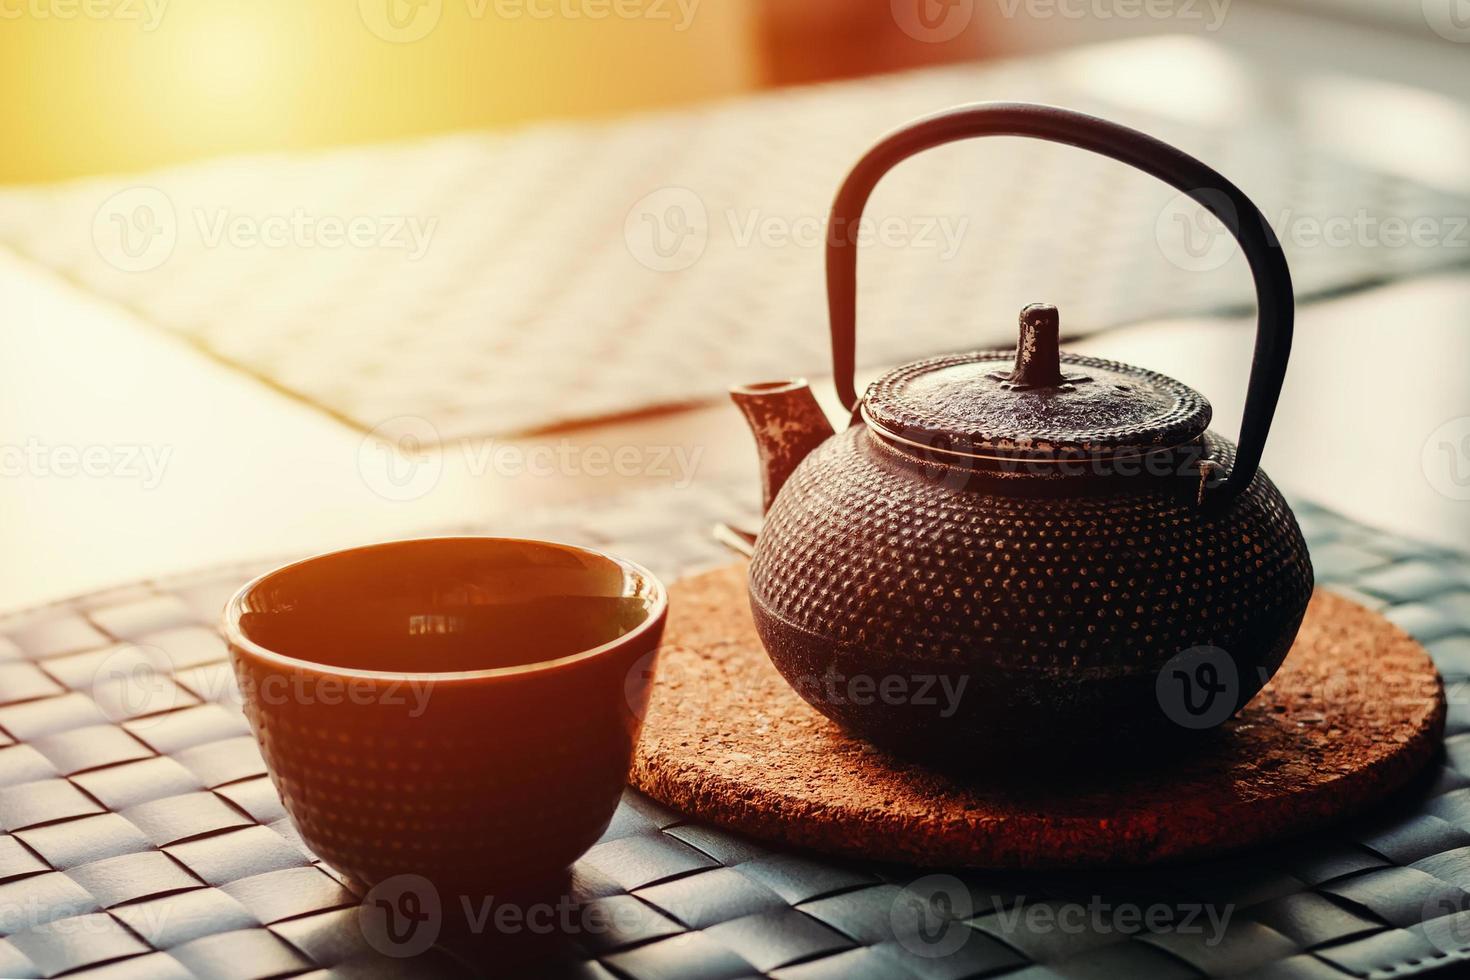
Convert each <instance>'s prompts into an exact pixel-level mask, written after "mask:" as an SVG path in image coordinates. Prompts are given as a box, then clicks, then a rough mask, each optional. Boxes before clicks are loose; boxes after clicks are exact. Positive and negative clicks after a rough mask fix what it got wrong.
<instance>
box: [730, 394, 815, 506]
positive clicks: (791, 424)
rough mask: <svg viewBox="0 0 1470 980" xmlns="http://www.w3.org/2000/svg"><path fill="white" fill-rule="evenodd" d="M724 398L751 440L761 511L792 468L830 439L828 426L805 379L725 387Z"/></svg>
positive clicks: (769, 504) (769, 503)
mask: <svg viewBox="0 0 1470 980" xmlns="http://www.w3.org/2000/svg"><path fill="white" fill-rule="evenodd" d="M730 398H731V400H732V401H734V402H735V405H736V407H737V408H739V409H740V411H741V412H742V413H743V414H744V415H745V421H746V422H747V423H749V425H750V431H751V434H752V435H754V436H755V448H756V451H757V452H758V453H759V454H760V464H761V495H762V500H761V509H762V512H765V511H768V510H770V509H771V501H773V500H775V499H776V493H777V492H778V491H779V490H780V489H781V486H782V485H783V484H784V483H785V482H786V478H787V477H789V476H790V475H791V471H792V470H794V469H796V464H798V463H800V462H801V461H802V460H803V459H806V456H807V453H809V452H811V451H812V450H813V449H815V448H817V447H818V446H820V445H821V444H822V443H823V442H826V441H827V439H828V438H829V437H830V436H831V435H832V433H833V431H834V430H833V428H832V423H831V422H829V421H828V420H827V416H826V413H824V412H823V411H822V407H821V406H820V405H818V404H817V399H816V396H814V395H813V394H812V389H811V386H810V385H808V384H807V383H806V379H805V378H790V379H787V380H785V381H762V382H758V383H756V384H750V385H738V386H736V387H734V388H731V389H730Z"/></svg>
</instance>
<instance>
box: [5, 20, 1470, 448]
mask: <svg viewBox="0 0 1470 980" xmlns="http://www.w3.org/2000/svg"><path fill="white" fill-rule="evenodd" d="M1197 43H1199V44H1200V46H1201V47H1202V48H1204V49H1205V50H1206V51H1209V52H1211V53H1212V54H1213V56H1214V58H1218V59H1220V60H1221V61H1224V62H1228V61H1229V60H1230V59H1231V58H1232V57H1234V56H1233V55H1231V54H1230V53H1229V52H1226V51H1225V50H1224V49H1211V48H1210V47H1209V45H1208V44H1207V42H1204V41H1198V42H1197ZM1067 57H1068V56H1067V55H1060V56H1046V57H1038V58H1034V59H1027V60H1023V61H1016V62H1003V63H987V64H984V65H978V66H977V65H963V66H953V67H945V68H938V69H933V70H925V71H918V72H912V73H907V74H902V75H891V76H883V77H879V78H872V79H863V80H858V81H850V82H843V83H840V84H833V85H824V86H818V87H811V88H798V89H791V90H785V91H779V92H774V93H769V94H762V95H760V96H756V97H752V98H747V99H741V100H738V101H733V102H728V103H722V104H718V105H714V106H709V107H700V108H696V109H692V110H685V111H680V112H675V113H667V114H663V115H659V116H650V117H643V118H636V119H631V120H624V121H617V122H612V123H604V122H597V123H579V124H564V123H557V124H547V125H538V126H533V127H528V128H525V129H523V130H520V131H517V132H514V133H504V134H502V133H473V134H456V135H451V136H442V137H435V138H430V139H420V140H414V141H412V142H407V143H398V144H391V145H384V146H375V147H354V148H349V149H340V150H331V151H319V152H311V153H301V154H294V155H289V156H273V157H260V158H251V159H233V160H221V161H209V162H204V163H199V164H192V165H189V166H184V167H178V168H173V169H169V170H164V171H157V172H152V173H147V174H140V175H127V176H122V177H110V178H98V179H89V180H84V181H77V182H71V183H67V184H63V185H55V186H48V187H44V188H15V189H5V190H0V247H4V248H7V249H10V250H12V251H14V252H15V253H17V254H18V255H21V256H23V257H25V258H27V259H30V260H33V261H35V262H37V263H39V264H41V265H42V266H44V267H46V268H48V269H51V270H54V271H56V272H57V273H60V274H61V275H64V276H66V277H67V278H68V279H70V280H72V281H73V282H75V283H77V284H78V285H80V286H82V287H83V288H85V289H86V290H88V291H89V292H91V293H93V294H95V295H97V296H101V297H103V298H106V299H109V300H112V301H114V302H117V303H119V304H122V305H123V306H125V307H127V308H128V309H130V310H132V311H134V312H135V313H136V314H137V315H138V316H139V317H141V318H142V319H143V320H144V321H146V322H148V323H150V324H153V325H156V326H158V327H160V328H162V329H165V330H168V331H171V332H174V333H175V334H177V335H179V336H182V337H184V338H186V339H187V340H188V341H189V342H191V343H193V344H195V345H197V346H198V347H199V348H200V349H201V350H203V351H206V352H208V353H209V354H211V355H212V356H214V357H216V358H219V359H221V360H223V361H225V362H227V363H230V364H232V365H235V366H237V367H239V368H241V369H243V370H245V371H248V372H250V373H251V374H253V375H255V376H256V377H258V378H260V379H262V380H265V381H267V382H269V383H270V384H272V385H273V386H275V387H276V388H278V389H280V390H282V391H285V392H288V393H290V394H293V395H295V396H297V397H299V398H301V399H302V400H304V401H306V402H309V403H311V404H313V405H315V406H317V407H318V408H320V409H323V410H325V411H328V412H331V413H332V414H334V415H336V416H338V417H340V418H342V419H344V420H347V421H349V422H351V423H352V424H354V425H355V426H357V427H359V428H361V429H365V430H371V429H376V428H378V427H380V426H381V427H382V433H383V434H384V435H385V436H387V437H389V438H391V439H396V438H398V437H402V436H412V437H413V438H415V439H416V440H418V441H419V442H421V443H422V442H426V441H433V440H434V439H436V438H438V439H441V440H452V439H455V438H457V437H461V436H483V435H500V434H506V433H512V432H522V431H528V430H536V429H544V428H547V427H550V426H555V425H559V424H565V423H571V422H576V421H578V420H585V419H595V418H599V417H603V416H606V415H609V414H621V413H627V412H633V411H637V410H640V409H647V408H651V407H655V406H667V405H672V404H679V403H688V402H691V401H697V400H701V399H707V398H711V397H718V396H720V395H722V394H723V393H724V391H725V389H726V387H727V386H728V385H730V384H733V383H745V382H751V381H757V380H762V379H765V378H782V377H792V376H795V375H800V374H813V373H824V372H825V371H826V370H828V369H829V365H830V360H829V358H830V354H829V352H828V346H827V344H828V341H827V328H826V323H827V313H826V298H825V292H824V281H825V279H824V275H823V271H822V258H823V255H822V248H821V247H820V246H821V245H822V243H823V241H824V239H825V236H824V234H823V223H824V222H825V220H826V212H827V208H828V207H829V206H830V204H831V201H832V196H833V194H834V193H835V192H836V190H837V187H838V184H839V183H840V181H841V180H842V177H843V175H844V174H845V173H846V172H847V170H848V169H849V168H850V167H851V166H852V165H853V164H854V163H855V162H856V161H857V159H858V157H859V156H860V155H861V154H862V153H863V152H864V151H865V150H867V149H868V148H869V147H870V146H871V145H872V144H873V143H874V142H875V141H876V140H877V139H879V138H880V137H881V136H882V135H883V134H884V133H885V132H886V131H888V130H889V129H891V128H893V127H895V126H898V125H900V124H902V123H904V122H907V121H909V120H911V119H913V118H915V117H917V116H922V115H928V114H929V113H932V112H935V111H938V110H940V109H944V108H948V107H950V106H953V105H958V104H962V103H968V102H974V101H978V100H982V99H1006V100H1017V99H1029V100H1034V101H1040V102H1048V103H1053V104H1057V105H1065V106H1068V107H1071V108H1075V109H1081V110H1084V111H1089V112H1093V113H1096V114H1098V115H1103V116H1107V117H1109V118H1114V119H1117V120H1118V121H1120V122H1125V123H1128V124H1130V125H1134V126H1137V127H1139V128H1142V129H1144V130H1146V131H1147V132H1149V133H1151V134H1152V135H1155V136H1158V137H1159V138H1161V139H1164V140H1166V141H1168V142H1171V143H1174V144H1176V145H1178V146H1180V147H1181V148H1183V149H1185V150H1186V151H1188V152H1190V153H1192V154H1194V155H1196V156H1198V157H1199V158H1201V159H1203V160H1205V161H1207V162H1208V163H1210V164H1211V165H1212V166H1213V167H1215V168H1216V169H1218V170H1219V171H1220V172H1221V173H1223V174H1225V175H1226V176H1227V177H1229V178H1230V179H1231V180H1233V181H1234V182H1236V183H1237V184H1239V185H1240V186H1241V187H1242V188H1243V189H1244V190H1245V191H1246V192H1247V193H1248V194H1250V195H1251V196H1252V197H1253V199H1254V200H1255V201H1256V203H1257V204H1258V205H1259V206H1260V207H1261V209H1262V211H1263V213H1264V214H1266V215H1267V217H1268V219H1269V220H1270V221H1271V222H1272V223H1273V225H1274V226H1276V230H1277V232H1278V234H1279V235H1280V237H1281V239H1282V244H1283V247H1284V248H1285V250H1286V254H1287V258H1288V259H1289V260H1290V263H1291V273H1292V280H1293V284H1294V286H1295V290H1296V295H1297V298H1298V300H1299V301H1304V300H1306V299H1307V298H1309V297H1312V296H1316V295H1323V294H1328V293H1333V292H1336V291H1340V290H1344V289H1348V288H1352V287H1354V286H1360V285H1363V284H1365V283H1372V282H1382V281H1387V280H1391V279H1394V278H1397V277H1401V276H1405V275H1411V274H1421V273H1423V272H1425V271H1427V270H1430V269H1434V268H1443V267H1446V266H1450V265H1454V264H1464V263H1466V262H1470V249H1466V248H1455V247H1449V246H1450V245H1453V242H1450V241H1446V242H1444V245H1445V246H1446V247H1418V246H1416V245H1415V244H1413V243H1412V242H1405V241H1403V240H1402V237H1403V236H1402V232H1401V233H1400V238H1399V239H1391V238H1390V236H1389V232H1388V230H1387V229H1388V227H1389V224H1390V222H1393V223H1402V226H1403V227H1412V228H1415V229H1417V228H1418V227H1419V224H1420V222H1423V221H1429V222H1430V223H1431V227H1436V228H1443V227H1445V219H1444V216H1446V215H1462V214H1466V213H1470V210H1467V209H1470V203H1467V202H1466V201H1464V200H1461V199H1457V198H1454V197H1447V196H1444V195H1441V194H1438V193H1436V192H1434V191H1433V190H1431V189H1430V188H1428V187H1425V186H1423V185H1421V184H1417V183H1414V182H1411V181H1406V180H1403V179H1399V178H1395V177H1392V176H1389V175H1386V174H1383V173H1376V172H1373V171H1370V170H1366V169H1363V168H1362V167H1359V166H1354V165H1352V164H1349V163H1347V162H1345V161H1344V160H1342V159H1338V158H1334V157H1332V156H1330V155H1327V154H1324V153H1322V152H1320V151H1318V150H1316V149H1314V148H1313V147H1312V146H1310V145H1307V144H1306V143H1304V142H1303V141H1302V140H1301V139H1298V138H1296V137H1294V136H1293V134H1292V132H1291V130H1290V129H1289V128H1288V127H1285V126H1279V125H1276V126H1273V125H1270V124H1265V125H1262V126H1260V127H1255V128H1253V127H1250V126H1228V127H1227V126H1210V125H1204V124H1200V123H1197V122H1193V121H1184V120H1181V119H1178V118H1164V117H1160V116H1154V115H1151V114H1148V113H1142V112H1139V111H1137V110H1136V109H1128V108H1123V107H1120V106H1118V105H1115V104H1110V103H1108V102H1106V101H1104V100H1100V99H1099V98H1098V97H1097V94H1096V91H1095V87H1092V88H1089V87H1088V86H1082V85H1078V84H1076V83H1075V82H1073V81H1069V79H1072V78H1075V77H1076V76H1075V73H1074V72H1073V71H1071V70H1069V68H1068V64H1069V63H1068V61H1067ZM1094 57H1096V55H1095V54H1094ZM1114 57H1115V58H1116V61H1115V62H1114V67H1115V69H1116V70H1117V71H1119V72H1122V73H1125V74H1126V73H1128V72H1130V71H1132V70H1133V69H1134V62H1133V61H1132V60H1131V57H1130V55H1128V54H1124V53H1121V52H1120V53H1118V54H1117V55H1115V56H1114ZM1214 58H1212V59H1211V62H1212V63H1213V60H1214ZM1292 98H1293V90H1292V89H1291V88H1290V87H1289V86H1286V87H1283V88H1282V90H1281V92H1280V93H1279V94H1278V98H1277V101H1279V102H1280V103H1281V104H1283V105H1286V104H1291V102H1292ZM868 213H869V216H870V218H871V220H872V222H873V223H874V224H873V225H872V227H871V229H870V231H871V233H870V234H867V235H866V236H865V237H864V239H863V249H864V251H863V258H862V274H861V276H860V277H859V302H860V310H861V317H860V320H861V323H862V329H861V331H860V333H861V337H860V343H859V357H860V359H861V363H862V364H864V365H881V364H894V363H902V362H905V361H909V360H913V359H915V358H917V357H920V356H924V355H927V354H934V353H939V352H943V351H950V350H959V349H970V348H974V347H991V346H1003V345H1008V344H1011V343H1014V341H1015V322H1016V311H1017V310H1018V309H1020V307H1021V306H1022V305H1023V304H1025V303H1031V302H1039V301H1045V302H1050V303H1055V304H1057V305H1058V306H1059V307H1060V309H1061V311H1062V324H1063V329H1064V330H1066V331H1067V332H1068V333H1069V334H1071V335H1078V334H1082V333H1086V332H1088V331H1090V330H1094V329H1097V328H1101V327H1106V326H1111V325H1115V324H1119V323H1126V322H1136V321H1140V320H1145V319H1152V318H1158V317H1163V316H1175V315H1187V314H1191V313H1200V312H1213V311H1222V310H1224V311H1238V312H1242V313H1244V312H1248V311H1249V310H1250V309H1251V308H1252V301H1253V296H1252V294H1251V291H1250V290H1251V285H1250V283H1251V278H1250V275H1249V274H1248V272H1247V270H1246V269H1245V266H1244V260H1243V259H1242V258H1241V256H1239V255H1238V254H1236V252H1237V250H1236V248H1235V245H1234V242H1233V240H1232V239H1231V238H1230V236H1229V235H1228V234H1225V233H1224V231H1223V228H1221V227H1219V226H1211V225H1209V224H1207V223H1206V222H1205V220H1204V212H1203V211H1202V210H1200V209H1199V208H1198V207H1196V206H1195V205H1194V204H1193V203H1192V202H1190V203H1188V206H1185V199H1183V198H1182V197H1181V196H1180V195H1178V194H1175V193H1174V192H1172V191H1171V190H1170V189H1169V188H1168V187H1166V186H1164V185H1163V184H1161V183H1159V182H1157V181H1154V180H1152V179H1151V178H1149V177H1146V176H1144V175H1142V174H1139V173H1136V172H1133V171H1130V170H1128V169H1127V168H1125V167H1124V166H1123V165H1121V164H1118V163H1115V162H1113V161H1110V160H1104V159H1102V158H1099V157H1095V156H1093V155H1091V154H1088V153H1084V152H1083V151H1081V150H1076V149H1073V148H1070V147H1059V146H1049V145H1047V144H1044V143H1038V142H1035V141H1024V140H1013V139H1003V140H984V141H976V142H974V143H971V144H967V145H963V146H955V147H945V148H943V149H939V150H935V151H933V152H932V153H927V154H924V155H923V156H921V157H918V158H916V159H914V160H912V161H910V162H908V163H905V164H904V165H903V167H901V168H899V170H897V171H895V172H894V173H893V174H892V175H891V176H890V177H888V178H886V179H885V180H884V181H883V183H882V185H881V186H880V187H879V188H878V190H877V192H876V194H875V196H874V198H873V202H872V206H871V207H870V208H869V209H868ZM1353 216H1357V217H1358V218H1360V219H1361V222H1360V223H1362V224H1364V226H1365V227H1367V228H1368V231H1366V232H1361V233H1355V234H1353V235H1349V236H1344V240H1342V241H1338V240H1337V238H1336V237H1334V236H1333V232H1334V230H1336V231H1338V232H1340V231H1341V228H1342V226H1343V222H1344V221H1345V220H1346V219H1347V218H1349V217H1353ZM1380 224H1381V225H1382V226H1383V227H1384V228H1385V230H1384V232H1383V233H1382V235H1378V234H1374V233H1373V230H1374V229H1376V228H1378V227H1379V225H1380ZM1354 227H1355V228H1356V227H1357V225H1354ZM344 228H350V229H352V232H351V234H352V238H351V239H348V238H347V235H346V234H345V233H344ZM1324 229H1325V232H1324ZM1415 235H1416V238H1415V241H1417V240H1418V238H1417V235H1418V232H1417V231H1416V232H1415ZM868 239H872V240H871V241H869V240H868Z"/></svg>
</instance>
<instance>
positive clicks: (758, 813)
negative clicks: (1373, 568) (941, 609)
mask: <svg viewBox="0 0 1470 980" xmlns="http://www.w3.org/2000/svg"><path fill="white" fill-rule="evenodd" d="M1443 727H1444V693H1443V688H1442V685H1441V683H1440V680H1439V675H1438V673H1437V672H1436V671H1435V668H1434V665H1433V663H1432V662H1431V661H1430V659H1429V657H1428V655H1427V654H1425V652H1424V650H1423V648H1421V647H1420V646H1419V645H1418V644H1417V643H1415V642H1414V641H1413V640H1412V639H1410V638H1409V637H1408V636H1407V635H1406V634H1404V633H1403V632H1402V631H1401V630H1399V629H1398V628H1397V627H1395V626H1394V625H1392V624H1391V623H1389V622H1388V621H1387V620H1386V619H1384V618H1383V617H1382V616H1379V615H1378V614H1376V613H1374V612H1372V611H1370V610H1368V609H1365V608H1363V607H1362V606H1360V605H1357V604H1356V603H1354V602H1351V601H1349V600H1347V599H1344V598H1342V597H1340V596H1336V595H1333V594H1331V593H1327V592H1321V591H1319V592H1318V593H1317V594H1316V595H1315V596H1314V597H1313V598H1312V602H1311V605H1310V607H1309V608H1308V609H1307V615H1306V620H1305V621H1304V622H1303V624H1302V628H1301V632H1300V634H1299V635H1298V636H1297V640H1296V643H1295V645H1294V646H1293V647H1292V651H1291V654H1290V655H1289V656H1288V657H1287V659H1286V663H1285V664H1284V665H1283V666H1282V668H1281V670H1280V671H1279V672H1278V674H1277V676H1276V677H1275V678H1274V679H1273V680H1272V682H1271V683H1270V684H1269V685H1268V686H1267V687H1266V688H1265V690H1263V691H1262V692H1261V694H1260V695H1259V696H1257V697H1256V699H1255V700H1254V701H1252V702H1251V703H1250V704H1249V705H1248V706H1247V707H1246V708H1245V709H1244V710H1243V711H1242V712H1240V714H1239V716H1238V717H1236V718H1235V719H1233V720H1231V721H1230V722H1227V723H1226V724H1225V725H1224V726H1222V727H1221V728H1220V729H1219V730H1217V731H1215V732H1212V733H1209V734H1208V735H1206V736H1202V737H1198V738H1197V739H1196V740H1194V741H1186V742H1185V744H1187V745H1188V749H1187V750H1186V751H1183V752H1178V751H1176V752H1173V753H1169V754H1165V753H1162V752H1161V753H1159V754H1158V755H1157V757H1156V758H1152V759H1150V758H1145V756H1148V755H1150V753H1147V752H1138V751H1135V752H1133V753H1131V758H1130V759H1129V760H1128V761H1126V762H1122V761H1118V764H1117V765H1109V764H1107V760H1099V761H1098V764H1096V765H1093V766H1089V767H1087V769H1086V770H1085V771H1083V772H1071V773H1068V774H1066V775H1057V776H1056V778H1047V775H1046V774H1045V773H1043V774H1041V775H1040V776H1037V775H1036V774H1035V773H1033V774H1032V776H1031V777H1029V778H1028V779H1027V780H1026V782H1024V783H1018V782H1016V781H1015V780H1010V779H1007V778H1005V777H986V776H979V775H970V776H957V775H951V774H945V773H941V772H937V771H934V770H931V769H927V768H924V767H921V766H918V765H914V764H912V763H909V762H906V761H904V760H901V759H898V758H895V757H893V756H891V755H888V754H886V753H884V752H881V751H879V750H878V749H876V748H874V747H872V746H871V745H869V744H868V743H865V742H863V741H861V740H859V739H857V738H854V737H852V736H850V735H848V734H846V733H845V732H844V731H843V730H842V729H840V728H838V727H837V726H836V725H835V724H834V723H833V722H831V721H829V720H828V719H827V718H825V717H824V716H822V715H821V714H819V713H817V711H816V710H814V709H813V708H811V707H810V706H809V705H807V704H806V702H804V701H802V700H801V698H800V697H798V696H797V694H796V692H795V691H793V690H792V689H791V688H790V687H789V686H788V685H787V684H786V682H785V681H784V680H783V679H782V678H781V676H780V675H779V674H778V673H777V672H776V670H775V668H774V667H772V666H771V662H770V661H769V660H768V659H767V657H766V654H765V651H764V649H763V648H762V646H761V643H760V640H759V638H758V637H757V636H756V633H755V626H754V624H753V623H752V621H751V615H750V608H749V603H748V600H747V598H746V591H745V565H744V564H743V563H742V564H739V565H734V566H730V567H727V568H722V569H719V570H716V571H713V572H709V573H706V574H704V575H700V576H697V577H694V578H690V579H686V580H684V581H682V582H679V583H677V584H675V585H674V586H673V588H672V589H671V594H670V617H669V625H668V631H667V633H666V639H665V643H664V646H663V649H662V651H661V653H660V655H659V665H658V674H657V683H656V685H655V689H654V694H653V699H652V702H651V704H650V705H649V709H648V715H647V718H646V721H645V724H644V730H643V739H642V742H641V744H640V746H639V751H638V755H637V758H636V760H635V762H634V767H633V775H632V781H633V784H634V785H635V786H637V787H638V788H639V789H641V790H643V791H644V792H645V793H648V794H649V795H651V796H653V797H654V798H655V799H658V800H660V801H662V802H664V803H666V804H668V805H670V806H672V807H674V808H676V809H678V810H682V811H684V812H686V813H689V814H693V815H695V816H698V817H700V818H702V819H704V820H708V821H711V822H713V823H716V824H719V825H722V826H725V827H729V828H732V829H734V830H738V831H741V832H744V833H747V834H750V835H751V836H753V837H758V838H764V839H767V840H771V841H777V842H780V843H783V844H789V845H794V846H798V847H807V848H813V849H816V850H820V851H826V852H830V853H834V854H842V855H847V856H853V857H862V858H870V859H876V860H891V861H900V862H904V863H909V864H921V865H943V866H956V865H964V866H973V867H994V868H1077V867H1104V866H1114V867H1120V866H1130V865H1141V864H1149V863H1153V862H1158V861H1166V860H1175V859H1185V858H1196V857H1201V856H1205V855H1209V854H1216V853H1219V852H1222V851H1226V850H1230V849H1235V848H1242V847H1247V846H1250V845H1255V844H1261V843H1264V842H1266V841H1271V840H1276V839H1280V838H1283V837H1287V836H1290V835H1293V834H1297V833H1301V832H1303V831H1306V830H1309V829H1311V828H1313V827H1316V826H1320V825H1322V824H1324V823H1326V822H1328V821H1330V820H1334V819H1337V818H1340V817H1342V816H1344V815H1346V814H1349V813H1352V812H1355V811H1358V810H1361V809H1363V808H1364V807H1366V806H1367V805H1369V804H1371V803H1373V802H1374V801H1377V800H1380V799H1382V798H1383V797H1384V796H1386V795H1387V794H1389V793H1391V792H1393V791H1394V790H1395V789H1398V788H1400V787H1402V786H1403V785H1404V784H1405V783H1406V782H1408V780H1409V779H1410V778H1411V777H1412V776H1413V775H1414V774H1415V773H1416V772H1418V771H1419V769H1420V768H1421V767H1422V766H1423V765H1424V764H1425V763H1426V762H1427V761H1428V760H1429V758H1430V756H1431V755H1432V754H1433V752H1434V751H1435V749H1436V747H1437V746H1438V745H1439V742H1440V739H1441V737H1442V734H1443ZM1115 761H1117V760H1115Z"/></svg>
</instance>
